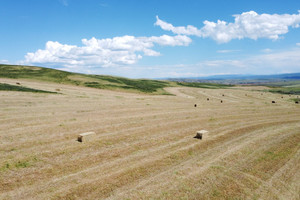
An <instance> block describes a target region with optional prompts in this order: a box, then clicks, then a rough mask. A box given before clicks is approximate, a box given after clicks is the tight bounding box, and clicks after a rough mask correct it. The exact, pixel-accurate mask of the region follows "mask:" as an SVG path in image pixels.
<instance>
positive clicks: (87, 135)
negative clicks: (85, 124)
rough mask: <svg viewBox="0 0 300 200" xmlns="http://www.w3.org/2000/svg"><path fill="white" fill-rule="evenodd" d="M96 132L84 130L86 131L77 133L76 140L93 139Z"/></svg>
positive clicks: (86, 140)
mask: <svg viewBox="0 0 300 200" xmlns="http://www.w3.org/2000/svg"><path fill="white" fill-rule="evenodd" d="M95 136H96V133H95V132H86V133H81V134H79V135H78V138H77V141H78V142H88V141H92V140H93V139H95Z"/></svg>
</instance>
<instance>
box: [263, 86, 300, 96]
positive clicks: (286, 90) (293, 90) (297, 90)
mask: <svg viewBox="0 0 300 200" xmlns="http://www.w3.org/2000/svg"><path fill="white" fill-rule="evenodd" d="M268 91H269V92H272V93H279V94H293V95H300V87H280V88H274V89H270V90H268Z"/></svg>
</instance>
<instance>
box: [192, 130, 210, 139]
mask: <svg viewBox="0 0 300 200" xmlns="http://www.w3.org/2000/svg"><path fill="white" fill-rule="evenodd" d="M207 135H208V131H207V130H201V131H197V133H196V136H195V137H194V138H197V139H200V140H202V139H205V138H207Z"/></svg>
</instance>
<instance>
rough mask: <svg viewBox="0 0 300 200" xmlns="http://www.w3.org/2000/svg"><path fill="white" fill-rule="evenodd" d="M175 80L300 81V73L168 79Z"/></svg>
mask: <svg viewBox="0 0 300 200" xmlns="http://www.w3.org/2000/svg"><path fill="white" fill-rule="evenodd" d="M175 79H198V80H236V79H240V80H245V79H252V80H253V79H261V80H264V79H293V80H300V73H286V74H271V75H251V74H228V75H213V76H205V77H182V78H168V80H175Z"/></svg>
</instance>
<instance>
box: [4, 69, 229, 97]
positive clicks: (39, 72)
mask: <svg viewBox="0 0 300 200" xmlns="http://www.w3.org/2000/svg"><path fill="white" fill-rule="evenodd" d="M0 78H13V79H32V80H39V81H48V82H55V83H62V84H70V85H79V86H85V87H93V88H99V89H110V90H122V91H124V90H126V91H132V92H142V93H151V94H168V93H167V92H166V91H165V90H164V89H163V88H165V87H172V86H186V87H198V88H210V89H212V88H213V89H214V88H216V89H217V88H226V87H230V86H229V85H225V84H215V83H179V82H171V81H159V80H148V79H128V78H122V77H114V76H103V75H87V74H79V73H71V72H65V71H60V70H55V69H50V68H44V67H34V66H20V65H1V64H0ZM5 87H6V88H8V86H5ZM17 89H20V88H17ZM12 90H15V89H14V88H12ZM22 90H23V91H24V90H25V89H22ZM18 91H20V90H18Z"/></svg>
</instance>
